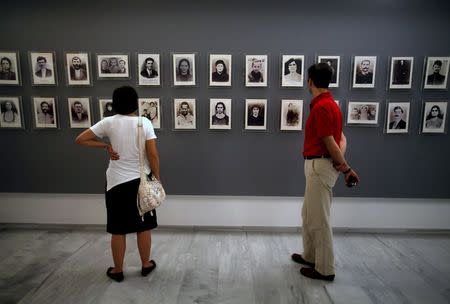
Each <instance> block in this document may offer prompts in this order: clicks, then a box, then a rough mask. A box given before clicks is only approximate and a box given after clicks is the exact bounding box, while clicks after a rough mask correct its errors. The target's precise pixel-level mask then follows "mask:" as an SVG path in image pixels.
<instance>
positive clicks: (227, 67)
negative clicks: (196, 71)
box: [209, 54, 231, 87]
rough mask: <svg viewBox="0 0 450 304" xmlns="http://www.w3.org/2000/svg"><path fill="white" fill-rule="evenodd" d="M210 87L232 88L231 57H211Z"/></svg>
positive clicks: (213, 55)
mask: <svg viewBox="0 0 450 304" xmlns="http://www.w3.org/2000/svg"><path fill="white" fill-rule="evenodd" d="M209 85H210V86H221V87H229V86H231V55H225V54H222V55H218V54H210V55H209Z"/></svg>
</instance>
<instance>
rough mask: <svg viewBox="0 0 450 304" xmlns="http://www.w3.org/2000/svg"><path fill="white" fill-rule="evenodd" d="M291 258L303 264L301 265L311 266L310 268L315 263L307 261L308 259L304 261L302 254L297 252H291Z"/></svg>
mask: <svg viewBox="0 0 450 304" xmlns="http://www.w3.org/2000/svg"><path fill="white" fill-rule="evenodd" d="M291 258H292V260H293V261H294V262H295V263H299V264H303V265H306V266H309V267H312V268H314V266H316V264H314V263H311V262H308V261H306V260H305V259H303V258H302V255H301V254H298V253H293V254H292V255H291Z"/></svg>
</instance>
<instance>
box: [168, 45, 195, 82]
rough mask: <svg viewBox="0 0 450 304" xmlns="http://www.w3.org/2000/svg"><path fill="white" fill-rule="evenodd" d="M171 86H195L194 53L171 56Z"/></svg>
mask: <svg viewBox="0 0 450 304" xmlns="http://www.w3.org/2000/svg"><path fill="white" fill-rule="evenodd" d="M172 68H173V85H174V86H195V53H191V54H172Z"/></svg>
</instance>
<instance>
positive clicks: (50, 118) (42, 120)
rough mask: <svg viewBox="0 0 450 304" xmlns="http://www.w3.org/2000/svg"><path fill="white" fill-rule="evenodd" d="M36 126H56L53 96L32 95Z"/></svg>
mask: <svg viewBox="0 0 450 304" xmlns="http://www.w3.org/2000/svg"><path fill="white" fill-rule="evenodd" d="M33 104H34V110H35V113H34V115H35V123H36V128H56V127H57V125H56V102H55V98H54V97H33Z"/></svg>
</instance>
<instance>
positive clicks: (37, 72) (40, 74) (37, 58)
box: [30, 52, 57, 85]
mask: <svg viewBox="0 0 450 304" xmlns="http://www.w3.org/2000/svg"><path fill="white" fill-rule="evenodd" d="M55 62H56V61H55V53H51V52H46V53H40V52H30V67H31V75H32V77H31V81H32V84H33V85H56V84H57V83H56V79H57V78H56V63H55Z"/></svg>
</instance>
